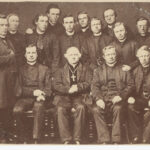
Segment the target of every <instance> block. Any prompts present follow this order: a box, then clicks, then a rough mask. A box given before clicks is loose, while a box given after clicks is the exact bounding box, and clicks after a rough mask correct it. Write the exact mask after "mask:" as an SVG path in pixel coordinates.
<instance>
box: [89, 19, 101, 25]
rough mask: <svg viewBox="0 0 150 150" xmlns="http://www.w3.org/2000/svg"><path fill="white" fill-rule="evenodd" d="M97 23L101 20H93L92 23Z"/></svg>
mask: <svg viewBox="0 0 150 150" xmlns="http://www.w3.org/2000/svg"><path fill="white" fill-rule="evenodd" d="M95 23H98V24H101V21H100V20H97V19H93V20H91V24H95Z"/></svg>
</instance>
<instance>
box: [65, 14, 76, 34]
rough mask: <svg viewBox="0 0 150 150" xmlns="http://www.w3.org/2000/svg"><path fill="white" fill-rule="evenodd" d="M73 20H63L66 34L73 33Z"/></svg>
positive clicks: (70, 18)
mask: <svg viewBox="0 0 150 150" xmlns="http://www.w3.org/2000/svg"><path fill="white" fill-rule="evenodd" d="M74 24H75V23H74V18H73V17H66V18H64V23H63V26H64V28H65V30H66V31H67V32H70V33H71V32H73V31H74Z"/></svg>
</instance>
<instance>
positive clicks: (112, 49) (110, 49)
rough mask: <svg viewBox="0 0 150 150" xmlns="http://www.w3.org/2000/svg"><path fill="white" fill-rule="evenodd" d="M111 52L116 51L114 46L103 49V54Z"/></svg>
mask: <svg viewBox="0 0 150 150" xmlns="http://www.w3.org/2000/svg"><path fill="white" fill-rule="evenodd" d="M111 53H116V50H115V48H107V49H105V51H104V54H111Z"/></svg>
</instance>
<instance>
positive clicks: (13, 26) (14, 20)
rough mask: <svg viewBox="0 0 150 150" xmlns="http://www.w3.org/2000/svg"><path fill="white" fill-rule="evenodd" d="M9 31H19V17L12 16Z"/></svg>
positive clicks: (9, 20)
mask: <svg viewBox="0 0 150 150" xmlns="http://www.w3.org/2000/svg"><path fill="white" fill-rule="evenodd" d="M8 24H9V30H10V31H17V30H18V26H19V17H18V16H15V15H13V16H10V17H9V19H8Z"/></svg>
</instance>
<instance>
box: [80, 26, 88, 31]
mask: <svg viewBox="0 0 150 150" xmlns="http://www.w3.org/2000/svg"><path fill="white" fill-rule="evenodd" d="M88 28H89V26H87V27H86V28H81V30H82V32H86V30H87V29H88Z"/></svg>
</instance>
